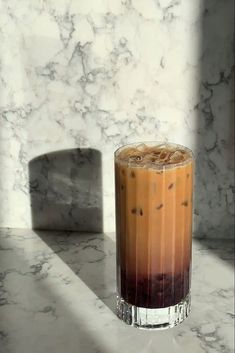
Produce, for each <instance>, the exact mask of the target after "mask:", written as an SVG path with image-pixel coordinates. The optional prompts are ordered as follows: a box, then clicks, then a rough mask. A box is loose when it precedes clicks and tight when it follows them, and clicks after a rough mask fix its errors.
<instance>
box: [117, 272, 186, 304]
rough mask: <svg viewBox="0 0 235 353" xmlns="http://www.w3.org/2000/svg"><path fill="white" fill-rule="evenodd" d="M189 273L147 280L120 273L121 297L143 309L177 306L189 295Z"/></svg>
mask: <svg viewBox="0 0 235 353" xmlns="http://www.w3.org/2000/svg"><path fill="white" fill-rule="evenodd" d="M189 282H190V271H189V270H186V271H184V272H182V273H181V274H176V275H174V276H172V275H171V274H158V275H153V276H150V277H149V278H146V277H143V276H138V278H136V276H133V275H128V274H127V273H126V272H125V271H121V293H120V294H121V297H122V298H123V299H124V300H125V301H126V302H128V303H129V304H132V305H135V306H138V307H143V308H165V307H168V306H172V305H176V304H178V303H179V302H180V301H181V300H182V299H184V298H185V297H186V295H187V294H188V293H189Z"/></svg>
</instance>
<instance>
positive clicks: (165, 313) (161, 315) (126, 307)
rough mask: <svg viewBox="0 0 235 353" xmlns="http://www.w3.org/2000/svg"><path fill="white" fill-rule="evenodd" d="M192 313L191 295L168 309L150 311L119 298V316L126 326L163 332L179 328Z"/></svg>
mask: <svg viewBox="0 0 235 353" xmlns="http://www.w3.org/2000/svg"><path fill="white" fill-rule="evenodd" d="M190 311H191V295H190V293H189V294H188V295H187V296H186V297H185V298H184V299H183V300H182V301H181V302H179V303H178V304H176V305H173V306H168V307H167V308H159V309H148V308H141V307H137V306H135V305H131V304H128V303H127V302H125V300H124V299H123V298H121V297H119V296H117V316H118V317H119V319H121V320H122V321H124V322H125V323H126V324H128V325H131V326H134V327H138V328H142V329H155V330H162V329H167V328H171V327H174V326H177V325H178V324H180V323H181V322H182V321H184V320H185V319H186V318H187V317H188V315H189V313H190Z"/></svg>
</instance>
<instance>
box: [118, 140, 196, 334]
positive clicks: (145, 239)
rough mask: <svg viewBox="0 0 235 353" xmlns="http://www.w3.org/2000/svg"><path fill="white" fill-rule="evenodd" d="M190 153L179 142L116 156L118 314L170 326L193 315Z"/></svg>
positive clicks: (136, 147) (135, 322)
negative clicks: (191, 301) (191, 295)
mask: <svg viewBox="0 0 235 353" xmlns="http://www.w3.org/2000/svg"><path fill="white" fill-rule="evenodd" d="M193 164H194V163H193V156H192V152H191V151H190V150H189V149H188V148H186V147H184V146H180V145H176V144H171V143H167V144H160V143H156V142H151V143H150V142H148V143H141V144H131V145H126V146H123V147H121V148H119V149H118V150H117V151H116V152H115V188H116V231H117V239H116V240H117V292H118V293H117V294H118V295H117V315H118V316H119V317H120V318H121V319H122V320H123V321H125V322H126V323H128V324H130V325H132V326H136V327H142V328H154V329H161V328H169V327H173V326H176V325H177V324H179V323H180V322H182V321H183V320H184V319H185V318H186V317H187V316H188V314H189V312H190V308H191V304H190V277H191V244H192V203H193Z"/></svg>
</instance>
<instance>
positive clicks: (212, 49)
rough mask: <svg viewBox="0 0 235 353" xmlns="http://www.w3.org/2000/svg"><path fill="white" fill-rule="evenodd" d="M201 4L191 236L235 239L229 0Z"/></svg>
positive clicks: (230, 12)
mask: <svg viewBox="0 0 235 353" xmlns="http://www.w3.org/2000/svg"><path fill="white" fill-rule="evenodd" d="M203 6H204V8H203V11H202V18H201V44H200V52H201V57H200V65H201V68H200V72H199V75H200V82H199V103H198V104H197V105H196V106H195V110H196V111H197V113H198V123H197V124H198V126H197V128H198V134H197V138H196V153H195V154H196V190H197V191H196V193H195V229H196V232H195V235H196V237H197V238H213V239H214V238H216V239H219V238H220V239H221V238H222V239H226V238H228V239H234V133H233V131H234V114H233V110H234V109H233V103H234V102H233V99H234V96H233V79H234V60H233V33H234V28H233V16H234V3H233V1H232V0H226V1H222V2H214V1H211V0H204V1H203ZM205 243H206V241H205ZM216 244H217V246H215V247H214V248H213V247H211V251H213V252H215V253H216V254H218V256H220V255H219V250H218V249H217V247H218V246H219V247H221V254H223V252H224V250H225V248H224V246H227V244H225V243H223V242H217V243H216ZM228 247H229V246H228Z"/></svg>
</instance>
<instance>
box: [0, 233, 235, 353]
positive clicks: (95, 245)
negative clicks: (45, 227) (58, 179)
mask: <svg viewBox="0 0 235 353" xmlns="http://www.w3.org/2000/svg"><path fill="white" fill-rule="evenodd" d="M232 245H233V244H232V242H231V241H228V242H226V241H219V240H216V241H212V240H211V241H198V240H197V241H196V240H195V241H194V244H193V281H192V284H193V285H192V313H191V315H190V317H189V318H188V319H187V320H186V321H185V322H184V323H183V324H181V325H179V326H178V327H176V328H173V329H170V330H165V331H146V330H138V329H136V328H132V327H129V326H127V325H125V324H124V323H122V322H121V321H120V320H119V319H118V318H117V317H116V316H115V314H114V311H115V310H114V308H115V236H114V234H78V233H69V232H38V231H37V232H35V231H31V230H17V229H11V230H9V229H8V230H6V229H5V230H4V229H2V230H0V271H1V272H0V353H49V352H50V353H75V352H76V353H77V352H79V353H114V352H115V353H116V352H122V353H136V352H140V353H168V352H169V353H179V352H180V353H205V352H207V353H230V352H231V353H232V352H233V351H234V344H233V342H234V337H233V319H234V307H233V304H234V300H233V293H234V292H233V290H234V282H233V281H234V280H233V271H234V267H233V265H234V263H233V249H232Z"/></svg>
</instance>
